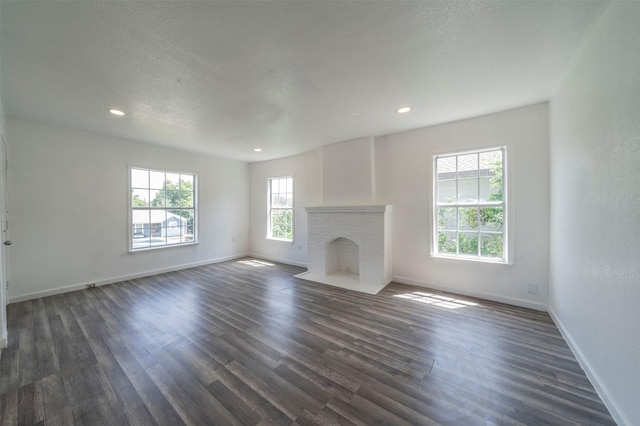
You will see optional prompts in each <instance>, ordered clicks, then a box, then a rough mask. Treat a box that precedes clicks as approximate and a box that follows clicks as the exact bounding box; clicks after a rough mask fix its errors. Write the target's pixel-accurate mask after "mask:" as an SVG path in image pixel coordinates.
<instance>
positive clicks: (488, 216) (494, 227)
mask: <svg viewBox="0 0 640 426" xmlns="http://www.w3.org/2000/svg"><path fill="white" fill-rule="evenodd" d="M503 225H504V209H503V208H502V207H482V208H481V209H480V230H481V231H493V232H502V230H503Z"/></svg>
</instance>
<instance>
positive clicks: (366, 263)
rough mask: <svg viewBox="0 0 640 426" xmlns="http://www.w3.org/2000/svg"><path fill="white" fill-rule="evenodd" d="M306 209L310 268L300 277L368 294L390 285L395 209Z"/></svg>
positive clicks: (357, 207)
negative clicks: (392, 227)
mask: <svg viewBox="0 0 640 426" xmlns="http://www.w3.org/2000/svg"><path fill="white" fill-rule="evenodd" d="M306 210H307V221H308V232H309V238H308V244H309V247H308V253H309V268H308V271H307V272H303V273H302V274H298V275H297V277H299V278H304V279H305V280H310V281H316V282H319V283H323V284H329V285H333V286H337V287H342V288H346V289H349V290H355V291H361V292H364V293H368V294H376V293H378V292H379V291H380V290H382V289H383V288H384V286H386V285H387V284H388V283H389V282H391V214H392V206H343V207H340V206H338V207H306Z"/></svg>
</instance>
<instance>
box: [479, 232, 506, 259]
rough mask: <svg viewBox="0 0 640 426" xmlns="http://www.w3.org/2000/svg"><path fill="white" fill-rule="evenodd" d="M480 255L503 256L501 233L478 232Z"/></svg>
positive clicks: (499, 257)
mask: <svg viewBox="0 0 640 426" xmlns="http://www.w3.org/2000/svg"><path fill="white" fill-rule="evenodd" d="M480 238H481V244H482V247H481V256H484V257H491V258H498V259H501V258H503V257H504V256H503V247H504V238H503V236H502V234H480Z"/></svg>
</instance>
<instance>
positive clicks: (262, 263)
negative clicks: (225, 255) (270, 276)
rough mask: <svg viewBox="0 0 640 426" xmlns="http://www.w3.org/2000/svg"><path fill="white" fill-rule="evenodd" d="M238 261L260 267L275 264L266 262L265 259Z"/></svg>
mask: <svg viewBox="0 0 640 426" xmlns="http://www.w3.org/2000/svg"><path fill="white" fill-rule="evenodd" d="M238 263H242V264H243V265H249V266H253V267H254V268H259V267H261V266H273V265H274V264H273V263H269V262H265V261H264V260H256V259H251V260H238Z"/></svg>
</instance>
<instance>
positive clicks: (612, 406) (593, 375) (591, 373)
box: [549, 306, 631, 425]
mask: <svg viewBox="0 0 640 426" xmlns="http://www.w3.org/2000/svg"><path fill="white" fill-rule="evenodd" d="M549 316H551V319H552V320H553V322H554V323H555V325H556V327H558V330H560V334H562V337H563V338H564V340H565V341H566V342H567V345H569V349H571V352H573V355H574V356H575V357H576V359H577V360H578V364H580V367H582V369H583V370H584V372H585V374H586V375H587V378H588V379H589V381H590V382H591V384H592V385H593V387H594V389H595V390H596V392H597V393H598V396H599V397H600V399H601V400H602V402H603V403H604V405H605V406H606V407H607V409H608V410H609V413H610V414H611V417H613V420H615V422H616V423H617V424H619V425H630V424H631V422H630V421H629V420H628V418H627V416H626V415H625V414H624V412H623V411H622V410H621V409H620V407H618V404H616V402H615V399H614V398H613V397H612V396H611V393H610V392H609V390H608V389H607V387H606V386H605V385H604V384H603V383H602V380H601V379H600V376H599V375H598V373H597V372H596V371H595V369H594V368H593V366H592V365H591V363H590V362H589V359H588V358H587V357H586V356H585V354H584V352H582V350H581V349H580V346H578V344H577V343H576V342H575V340H573V337H572V336H571V333H569V330H567V328H566V327H565V326H564V324H563V323H562V321H561V320H560V318H559V317H558V315H557V314H556V312H555V310H554V309H553V307H552V306H549Z"/></svg>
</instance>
